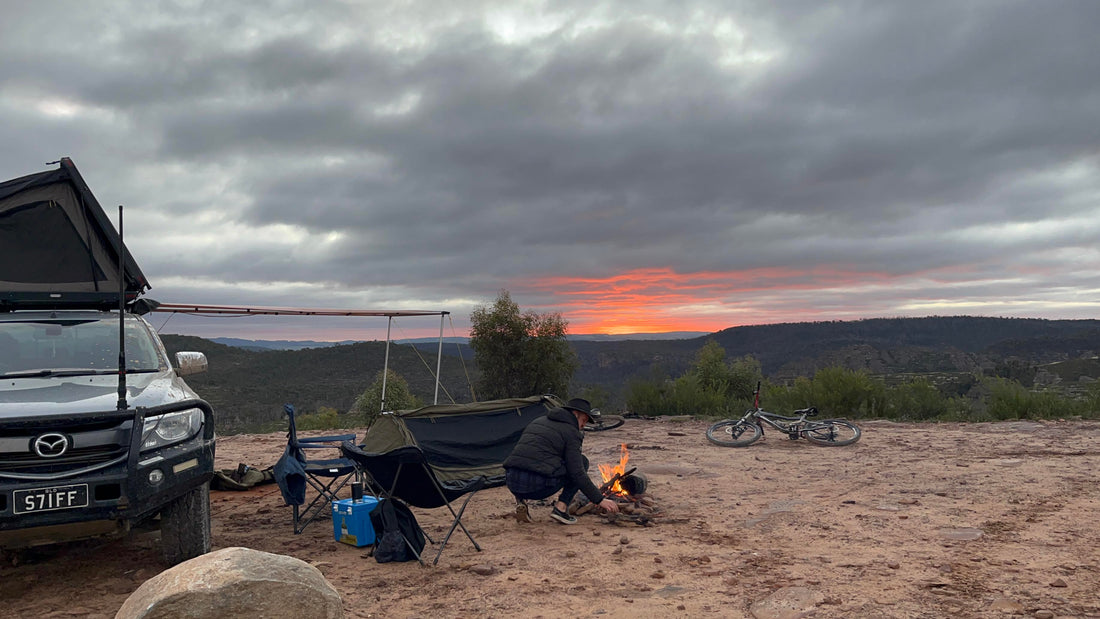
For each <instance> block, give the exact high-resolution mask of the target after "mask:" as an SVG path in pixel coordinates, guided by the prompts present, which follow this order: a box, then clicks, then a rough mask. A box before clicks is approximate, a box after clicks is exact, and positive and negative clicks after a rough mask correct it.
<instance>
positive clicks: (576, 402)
mask: <svg viewBox="0 0 1100 619" xmlns="http://www.w3.org/2000/svg"><path fill="white" fill-rule="evenodd" d="M562 408H565V409H567V410H571V411H577V412H578V413H584V414H585V415H588V418H589V419H590V420H592V421H598V420H599V418H600V409H598V408H595V409H594V408H592V404H591V403H589V401H588V400H585V399H584V398H573V399H572V400H569V401H568V402H566V403H565V406H564V407H562Z"/></svg>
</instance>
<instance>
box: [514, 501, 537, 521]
mask: <svg viewBox="0 0 1100 619" xmlns="http://www.w3.org/2000/svg"><path fill="white" fill-rule="evenodd" d="M516 522H518V523H520V524H526V523H529V522H534V519H532V518H531V512H530V511H529V510H528V509H527V503H524V502H523V501H520V502H519V503H516Z"/></svg>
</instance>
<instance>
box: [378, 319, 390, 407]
mask: <svg viewBox="0 0 1100 619" xmlns="http://www.w3.org/2000/svg"><path fill="white" fill-rule="evenodd" d="M392 327H393V316H387V317H386V360H385V361H384V362H383V363H382V410H380V411H378V412H380V413H384V412H386V377H387V376H388V375H389V373H390V329H391V328H392Z"/></svg>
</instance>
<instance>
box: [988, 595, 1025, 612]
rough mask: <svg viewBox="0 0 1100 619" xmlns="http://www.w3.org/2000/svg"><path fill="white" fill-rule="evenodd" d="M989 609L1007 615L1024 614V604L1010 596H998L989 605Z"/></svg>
mask: <svg viewBox="0 0 1100 619" xmlns="http://www.w3.org/2000/svg"><path fill="white" fill-rule="evenodd" d="M989 610H992V611H996V612H1001V613H1004V614H1006V615H1017V614H1023V612H1024V605H1023V604H1021V603H1019V602H1017V601H1015V600H1010V599H1008V598H997V599H995V600H993V603H992V604H990V605H989Z"/></svg>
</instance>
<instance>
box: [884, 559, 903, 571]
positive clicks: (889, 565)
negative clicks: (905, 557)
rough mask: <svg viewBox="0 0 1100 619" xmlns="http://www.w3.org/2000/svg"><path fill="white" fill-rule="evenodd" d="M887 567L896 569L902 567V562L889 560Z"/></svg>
mask: <svg viewBox="0 0 1100 619" xmlns="http://www.w3.org/2000/svg"><path fill="white" fill-rule="evenodd" d="M886 567H888V568H890V569H892V570H896V569H898V568H900V567H901V564H900V563H898V562H897V561H891V562H889V563H887V564H886Z"/></svg>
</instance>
